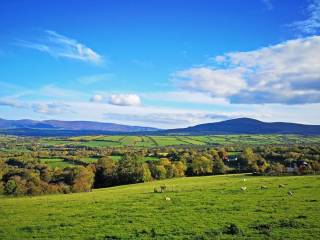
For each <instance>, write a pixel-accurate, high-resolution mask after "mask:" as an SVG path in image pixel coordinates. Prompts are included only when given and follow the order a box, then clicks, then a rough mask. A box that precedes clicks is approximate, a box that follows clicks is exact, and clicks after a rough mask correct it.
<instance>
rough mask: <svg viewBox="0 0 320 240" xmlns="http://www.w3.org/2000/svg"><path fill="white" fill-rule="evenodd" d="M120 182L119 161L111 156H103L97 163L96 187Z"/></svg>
mask: <svg viewBox="0 0 320 240" xmlns="http://www.w3.org/2000/svg"><path fill="white" fill-rule="evenodd" d="M117 183H118V177H117V163H116V161H115V160H113V159H111V158H110V157H103V158H100V159H99V160H98V162H97V163H96V174H95V182H94V186H95V187H96V188H101V187H110V186H114V185H116V184H117Z"/></svg>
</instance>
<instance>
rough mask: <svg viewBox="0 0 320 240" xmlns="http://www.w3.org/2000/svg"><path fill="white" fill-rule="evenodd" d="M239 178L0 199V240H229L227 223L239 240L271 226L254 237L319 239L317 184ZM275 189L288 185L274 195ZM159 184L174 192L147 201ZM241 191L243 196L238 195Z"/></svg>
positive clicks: (183, 180) (291, 179) (301, 179)
mask: <svg viewBox="0 0 320 240" xmlns="http://www.w3.org/2000/svg"><path fill="white" fill-rule="evenodd" d="M244 177H245V176H243V175H229V176H210V177H194V178H180V179H171V180H164V181H157V182H150V183H143V184H136V185H127V186H120V187H114V188H109V189H100V190H94V191H93V192H91V193H79V194H70V195H52V196H39V197H21V198H0V226H1V228H0V239H31V238H38V239H39V238H41V239H48V238H50V239H60V238H63V239H105V238H106V239H108V238H107V237H114V238H113V239H117V238H116V237H119V238H121V239H128V238H130V239H151V238H152V237H154V236H156V237H157V238H158V239H213V238H214V236H217V235H218V237H219V238H220V239H230V238H233V237H235V236H234V235H230V234H221V232H222V229H223V228H224V226H226V225H228V224H229V223H235V224H236V225H237V226H238V227H240V228H241V229H242V231H243V235H237V236H236V237H237V238H245V239H247V238H254V239H256V238H266V237H268V236H267V235H266V234H262V233H259V230H257V229H255V228H254V227H255V226H256V225H258V224H269V226H271V229H270V230H266V228H263V227H261V228H260V231H264V232H269V233H270V236H269V237H270V238H272V239H280V238H282V239H289V238H290V239H317V238H318V239H319V237H320V228H319V226H318V220H319V218H320V213H319V207H320V192H319V187H320V177H319V176H305V177H251V176H250V177H248V176H247V177H245V178H246V179H247V181H246V182H243V181H242V179H243V178H244ZM280 183H281V184H288V185H287V186H286V187H285V188H278V184H280ZM162 184H166V185H167V186H168V187H169V189H170V190H173V192H168V193H165V194H160V193H153V186H160V185H162ZM244 185H245V186H247V188H248V190H247V191H245V192H241V191H240V190H239V188H240V187H241V186H244ZM261 185H266V186H268V189H266V190H261V189H260V186H261ZM289 189H290V190H292V191H294V195H293V196H288V194H287V192H288V190H289ZM165 196H168V197H170V198H171V201H166V200H165V199H164V198H165ZM219 234H220V235H219ZM110 239H112V238H110Z"/></svg>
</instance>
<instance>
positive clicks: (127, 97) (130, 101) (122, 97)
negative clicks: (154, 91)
mask: <svg viewBox="0 0 320 240" xmlns="http://www.w3.org/2000/svg"><path fill="white" fill-rule="evenodd" d="M109 103H110V104H112V105H118V106H139V105H141V99H140V97H139V96H138V95H137V94H112V95H111V96H110V97H109Z"/></svg>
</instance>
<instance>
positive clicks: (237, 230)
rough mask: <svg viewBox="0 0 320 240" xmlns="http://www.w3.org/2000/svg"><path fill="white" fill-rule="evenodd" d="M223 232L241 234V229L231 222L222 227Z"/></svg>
mask: <svg viewBox="0 0 320 240" xmlns="http://www.w3.org/2000/svg"><path fill="white" fill-rule="evenodd" d="M223 233H224V234H231V235H237V234H241V233H242V231H241V229H240V228H239V227H238V226H237V225H236V224H234V223H231V224H229V225H227V226H225V227H224V229H223Z"/></svg>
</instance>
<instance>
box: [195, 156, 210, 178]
mask: <svg viewBox="0 0 320 240" xmlns="http://www.w3.org/2000/svg"><path fill="white" fill-rule="evenodd" d="M191 167H192V172H193V174H195V175H207V174H210V173H212V161H211V159H208V158H206V157H204V156H200V157H196V158H194V159H193V160H192V163H191Z"/></svg>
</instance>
